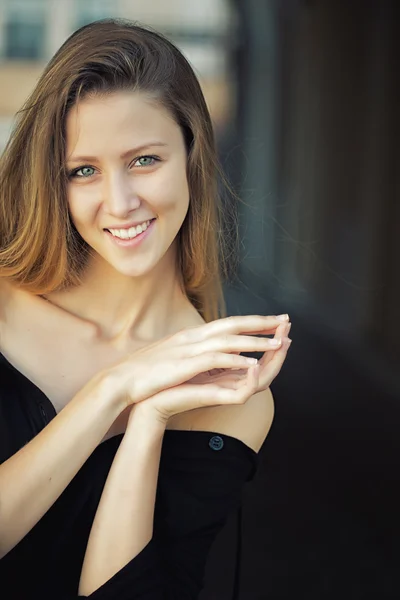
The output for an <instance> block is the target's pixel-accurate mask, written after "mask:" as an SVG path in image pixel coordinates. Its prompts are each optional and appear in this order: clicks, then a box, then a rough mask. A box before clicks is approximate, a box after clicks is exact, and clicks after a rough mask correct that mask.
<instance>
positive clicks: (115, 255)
mask: <svg viewBox="0 0 400 600" xmlns="http://www.w3.org/2000/svg"><path fill="white" fill-rule="evenodd" d="M66 137H67V140H66V157H67V171H68V174H69V175H68V204H69V210H70V215H71V218H72V221H73V223H74V225H75V227H76V229H77V230H78V232H79V233H80V235H81V236H82V238H83V239H84V240H85V241H86V242H87V244H89V246H91V248H92V249H93V250H94V251H95V253H96V255H97V258H100V260H103V261H106V262H107V263H108V264H109V265H111V266H112V267H113V268H114V269H115V270H116V271H118V272H120V273H121V274H124V275H127V276H135V277H137V276H141V275H145V274H146V273H148V272H150V271H151V270H152V269H153V268H154V267H155V266H156V265H157V264H159V263H160V261H162V260H163V261H164V262H165V261H167V260H168V257H170V258H171V264H172V262H173V260H174V259H173V258H172V257H173V254H174V250H175V244H174V240H175V238H176V235H177V233H178V231H179V229H180V228H181V225H182V223H183V221H184V218H185V216H186V213H187V210H188V206H189V189H188V183H187V178H186V161H187V155H186V148H185V143H184V139H183V135H182V132H181V129H180V127H179V126H178V124H177V123H176V122H175V121H174V119H173V118H172V116H171V115H170V114H169V112H168V111H166V110H165V109H164V108H163V107H161V106H157V105H155V104H154V102H153V103H152V102H150V100H148V99H147V98H146V97H145V96H144V95H142V94H140V93H138V92H118V93H113V94H111V95H109V96H105V97H97V98H96V97H92V98H90V97H88V98H86V99H84V100H82V101H81V102H80V103H79V105H76V106H74V107H73V108H72V109H71V110H70V112H69V114H68V116H67V121H66ZM149 221H150V224H149Z"/></svg>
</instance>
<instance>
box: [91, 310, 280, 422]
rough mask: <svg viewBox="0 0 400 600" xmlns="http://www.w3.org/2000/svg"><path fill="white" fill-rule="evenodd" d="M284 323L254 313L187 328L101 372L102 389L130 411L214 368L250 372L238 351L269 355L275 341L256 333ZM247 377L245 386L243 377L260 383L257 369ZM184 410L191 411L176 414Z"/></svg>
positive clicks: (248, 361) (249, 383) (247, 361)
mask: <svg viewBox="0 0 400 600" xmlns="http://www.w3.org/2000/svg"><path fill="white" fill-rule="evenodd" d="M280 325H281V321H279V320H277V318H276V317H273V316H267V317H265V316H259V315H250V316H235V317H227V318H224V319H218V320H216V321H212V322H211V323H206V324H203V325H199V326H196V327H190V328H186V329H183V330H182V331H179V332H178V333H176V334H174V335H171V336H168V337H166V338H163V339H162V340H159V341H157V342H155V343H153V344H150V345H148V346H145V347H144V348H141V349H140V350H138V351H136V352H134V353H133V354H131V355H130V356H129V357H128V358H127V359H125V360H124V361H122V362H121V363H119V364H117V365H115V366H114V367H112V368H110V369H107V370H106V371H105V372H103V374H102V375H103V377H102V385H103V390H104V389H105V390H106V393H108V394H111V395H112V396H113V397H114V398H115V397H118V399H119V400H121V399H122V402H123V407H124V408H128V407H129V406H131V405H133V404H137V403H139V402H143V401H144V400H146V399H148V398H151V397H153V396H155V395H156V394H159V393H160V392H162V391H165V390H168V389H170V388H176V386H179V385H181V384H183V383H185V382H188V381H190V380H191V379H193V378H194V377H196V376H197V375H200V374H201V373H207V372H208V371H212V370H213V369H228V370H229V371H232V370H244V371H245V372H246V373H247V371H248V370H249V369H250V367H251V366H252V363H251V360H252V359H248V358H246V357H245V356H241V355H240V352H267V351H268V350H271V349H272V348H274V346H273V345H272V342H273V340H271V339H270V338H259V337H255V334H274V333H276V331H277V329H278V327H279V326H280ZM253 363H254V359H253ZM248 377H249V379H248V380H247V379H246V381H247V383H246V384H243V376H242V377H241V385H240V386H239V387H243V385H245V386H254V385H258V369H255V370H253V371H252V372H251V373H249V374H248ZM254 378H255V379H256V380H257V384H255V383H254V381H255V379H254ZM238 385H239V384H238ZM246 389H247V387H246ZM185 410H190V409H185V408H182V410H181V411H179V410H178V411H177V412H184V411H185Z"/></svg>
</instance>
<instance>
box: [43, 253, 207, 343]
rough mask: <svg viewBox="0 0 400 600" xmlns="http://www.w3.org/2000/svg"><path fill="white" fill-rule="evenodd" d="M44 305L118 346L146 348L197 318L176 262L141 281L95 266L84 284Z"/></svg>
mask: <svg viewBox="0 0 400 600" xmlns="http://www.w3.org/2000/svg"><path fill="white" fill-rule="evenodd" d="M46 299H47V300H48V301H50V302H51V303H52V304H55V305H56V306H58V307H59V308H61V309H63V310H65V311H67V312H69V313H71V314H72V315H74V316H75V317H77V318H78V319H80V320H82V321H83V322H84V323H85V324H86V326H87V327H88V328H89V329H90V328H91V329H93V333H94V334H95V336H96V337H98V338H101V339H103V340H107V341H108V342H113V343H115V344H124V343H125V342H129V341H130V340H132V339H133V338H134V339H135V340H137V341H140V342H143V343H146V342H147V343H149V342H151V341H154V340H155V339H159V338H161V337H164V336H166V335H168V334H170V333H173V332H174V331H176V320H177V319H179V317H182V316H183V315H184V314H186V315H188V314H189V313H190V314H191V315H192V316H193V313H194V312H196V311H195V309H194V307H193V306H192V305H191V304H190V301H189V300H188V298H187V296H186V295H185V294H184V292H183V291H182V288H181V286H180V279H179V274H178V273H177V269H176V267H175V261H171V260H170V261H169V264H168V265H166V264H165V261H160V263H159V264H158V265H156V267H155V268H154V269H153V270H152V271H151V272H149V273H146V274H145V275H143V276H141V277H130V276H126V275H123V274H121V273H119V272H117V271H115V269H113V268H112V267H111V266H110V265H109V264H108V263H106V262H105V261H103V260H101V259H100V260H93V261H92V262H91V263H90V264H89V265H88V268H87V270H86V272H85V275H84V279H83V281H82V284H81V285H79V286H77V287H74V288H69V289H67V290H63V291H60V292H53V293H51V294H48V295H47V296H46Z"/></svg>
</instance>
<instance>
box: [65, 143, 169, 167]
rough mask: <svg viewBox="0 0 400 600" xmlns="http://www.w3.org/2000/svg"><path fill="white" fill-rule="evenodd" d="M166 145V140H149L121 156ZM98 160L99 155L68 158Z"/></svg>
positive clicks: (71, 158)
mask: <svg viewBox="0 0 400 600" xmlns="http://www.w3.org/2000/svg"><path fill="white" fill-rule="evenodd" d="M164 146H168V144H166V143H165V142H148V143H146V144H141V145H140V146H136V147H135V148H131V149H130V150H127V151H126V152H124V153H123V154H121V156H120V158H127V157H128V156H130V155H131V154H136V153H137V152H143V150H146V149H148V148H154V147H164ZM97 160H99V159H98V157H97V156H70V157H69V158H68V162H69V163H73V162H78V163H81V162H96V161H97Z"/></svg>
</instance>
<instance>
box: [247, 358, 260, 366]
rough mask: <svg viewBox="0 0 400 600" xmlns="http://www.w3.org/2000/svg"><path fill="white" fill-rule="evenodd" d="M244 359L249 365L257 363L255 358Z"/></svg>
mask: <svg viewBox="0 0 400 600" xmlns="http://www.w3.org/2000/svg"><path fill="white" fill-rule="evenodd" d="M246 361H247V363H248V364H249V365H256V364H257V363H258V360H257V359H256V358H246Z"/></svg>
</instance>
